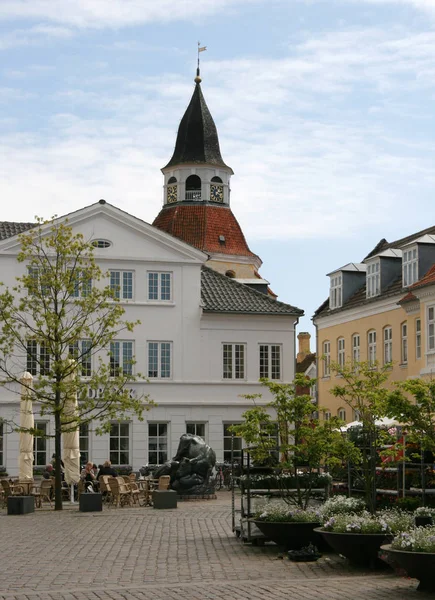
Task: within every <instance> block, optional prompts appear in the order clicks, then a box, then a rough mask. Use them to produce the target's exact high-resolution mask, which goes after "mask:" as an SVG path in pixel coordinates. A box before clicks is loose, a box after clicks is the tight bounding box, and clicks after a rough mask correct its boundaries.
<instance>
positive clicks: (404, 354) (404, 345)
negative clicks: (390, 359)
mask: <svg viewBox="0 0 435 600" xmlns="http://www.w3.org/2000/svg"><path fill="white" fill-rule="evenodd" d="M400 364H402V365H406V364H408V322H407V321H404V322H403V323H401V325H400Z"/></svg>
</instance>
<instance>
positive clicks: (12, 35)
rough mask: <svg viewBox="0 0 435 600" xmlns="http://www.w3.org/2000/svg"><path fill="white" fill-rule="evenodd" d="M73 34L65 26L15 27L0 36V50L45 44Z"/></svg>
mask: <svg viewBox="0 0 435 600" xmlns="http://www.w3.org/2000/svg"><path fill="white" fill-rule="evenodd" d="M0 11H1V4H0ZM73 35H74V31H73V30H72V29H69V28H67V27H59V26H55V25H44V24H39V25H34V26H33V27H28V28H27V29H23V28H20V29H15V30H13V31H10V32H8V33H4V34H3V35H2V36H1V37H0V50H8V49H10V48H16V47H19V46H38V45H45V44H47V43H49V42H50V40H52V39H53V38H54V39H57V40H59V39H67V38H71V37H72V36H73Z"/></svg>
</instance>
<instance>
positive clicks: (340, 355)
mask: <svg viewBox="0 0 435 600" xmlns="http://www.w3.org/2000/svg"><path fill="white" fill-rule="evenodd" d="M337 362H338V364H339V366H340V367H341V368H344V365H345V364H346V352H345V348H344V338H339V339H338V340H337Z"/></svg>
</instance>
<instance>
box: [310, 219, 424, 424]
mask: <svg viewBox="0 0 435 600" xmlns="http://www.w3.org/2000/svg"><path fill="white" fill-rule="evenodd" d="M328 276H329V278H330V292H329V299H328V300H326V301H325V302H324V303H323V304H322V305H321V306H320V307H319V308H318V309H317V311H316V313H315V315H314V317H313V322H314V324H315V326H316V331H317V336H316V338H317V339H316V353H317V356H318V357H319V358H318V367H317V373H318V403H319V405H320V406H322V407H326V408H327V411H326V412H325V413H324V417H325V419H328V418H330V416H331V415H332V416H335V415H337V416H340V417H341V418H342V419H344V420H345V421H347V422H350V421H353V420H355V419H356V418H357V415H354V414H351V409H350V408H349V407H348V406H343V405H342V404H341V401H340V400H338V399H336V398H334V397H333V396H332V395H331V394H330V393H329V391H330V389H331V387H333V386H334V385H336V384H337V383H339V379H337V377H336V376H335V375H334V373H332V372H331V369H330V363H331V361H332V362H337V363H339V364H341V365H344V363H345V362H347V361H369V362H373V363H375V362H378V363H379V364H386V363H390V362H392V363H393V367H392V372H391V377H390V380H389V381H390V382H394V381H399V380H404V379H407V378H409V377H416V376H421V377H432V376H435V226H434V227H430V228H428V229H425V230H423V231H420V232H417V233H415V234H412V235H410V236H407V237H406V238H402V239H400V240H396V241H395V242H392V243H388V242H387V241H386V240H384V239H383V240H381V241H380V242H379V243H378V244H377V246H376V247H375V248H374V249H373V250H372V251H371V252H370V254H368V255H367V257H366V258H365V259H364V260H363V261H362V262H361V263H348V264H346V265H345V266H343V267H341V268H339V269H336V270H334V271H332V272H331V273H329V274H328Z"/></svg>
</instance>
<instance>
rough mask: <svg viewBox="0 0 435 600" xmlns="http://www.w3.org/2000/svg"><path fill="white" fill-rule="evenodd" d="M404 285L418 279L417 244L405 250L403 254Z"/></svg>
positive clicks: (406, 285)
mask: <svg viewBox="0 0 435 600" xmlns="http://www.w3.org/2000/svg"><path fill="white" fill-rule="evenodd" d="M402 273H403V287H408V286H409V285H412V284H413V283H415V282H416V281H417V279H418V251H417V246H414V247H413V248H410V249H409V250H404V251H403V255H402Z"/></svg>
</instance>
